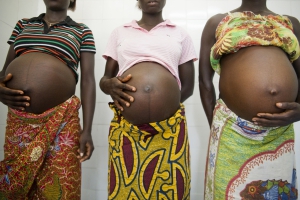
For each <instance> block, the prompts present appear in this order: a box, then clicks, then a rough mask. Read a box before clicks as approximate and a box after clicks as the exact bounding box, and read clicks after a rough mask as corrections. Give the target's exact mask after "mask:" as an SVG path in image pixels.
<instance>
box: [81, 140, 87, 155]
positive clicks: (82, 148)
mask: <svg viewBox="0 0 300 200" xmlns="http://www.w3.org/2000/svg"><path fill="white" fill-rule="evenodd" d="M85 153H86V143H85V142H80V150H79V154H80V156H81V157H82V156H84V154H85Z"/></svg>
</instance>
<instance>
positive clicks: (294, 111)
mask: <svg viewBox="0 0 300 200" xmlns="http://www.w3.org/2000/svg"><path fill="white" fill-rule="evenodd" d="M288 17H289V18H290V20H291V21H292V24H293V28H294V33H295V35H296V37H297V38H298V41H299V42H300V24H299V21H298V20H297V19H296V18H294V17H291V16H288ZM293 67H294V69H295V72H296V74H297V77H298V96H297V99H296V101H295V102H278V103H276V106H277V107H278V108H281V109H282V110H283V112H281V113H274V114H273V113H258V114H257V117H254V118H253V119H252V120H253V122H254V123H255V124H257V125H260V126H273V127H274V126H286V125H289V124H292V123H294V122H297V121H299V120H300V80H299V79H300V58H298V59H297V60H295V61H294V62H293Z"/></svg>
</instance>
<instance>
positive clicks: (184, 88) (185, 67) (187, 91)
mask: <svg viewBox="0 0 300 200" xmlns="http://www.w3.org/2000/svg"><path fill="white" fill-rule="evenodd" d="M178 70H179V78H180V81H181V99H180V102H181V103H182V102H184V101H185V100H186V99H187V98H189V97H190V96H192V94H193V91H194V82H195V69H194V61H193V60H190V61H188V62H186V63H184V64H181V65H179V67H178Z"/></svg>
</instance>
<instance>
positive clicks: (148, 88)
mask: <svg viewBox="0 0 300 200" xmlns="http://www.w3.org/2000/svg"><path fill="white" fill-rule="evenodd" d="M144 91H145V92H147V93H150V92H151V91H152V87H151V86H150V85H146V86H145V87H144Z"/></svg>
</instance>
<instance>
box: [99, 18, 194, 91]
mask: <svg viewBox="0 0 300 200" xmlns="http://www.w3.org/2000/svg"><path fill="white" fill-rule="evenodd" d="M103 57H104V58H105V59H107V57H111V58H112V59H114V60H116V61H117V62H118V64H119V72H118V74H117V76H120V75H122V74H123V73H124V72H125V71H126V70H127V69H129V68H130V67H132V66H133V65H135V64H137V63H140V62H147V61H149V62H156V63H159V64H160V65H162V66H164V67H165V68H167V69H168V70H169V71H170V72H171V73H172V74H173V75H174V76H175V77H176V79H177V82H178V85H179V87H180V88H181V82H180V79H179V73H178V66H179V65H181V64H183V63H186V62H188V61H190V60H194V61H196V60H197V56H196V52H195V49H194V46H193V43H192V40H191V38H190V36H189V35H188V34H187V32H186V31H185V30H183V29H182V28H180V27H178V26H176V25H175V24H173V23H171V22H170V20H166V21H164V22H162V23H160V24H158V25H156V26H155V27H154V28H153V29H151V30H150V31H147V30H145V29H143V28H142V27H140V26H139V25H138V24H137V22H136V21H135V20H134V21H132V22H131V23H127V24H124V25H123V26H120V27H118V28H116V29H115V30H114V31H113V32H112V34H111V36H110V39H109V41H108V44H107V47H106V50H105V53H104V54H103Z"/></svg>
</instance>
